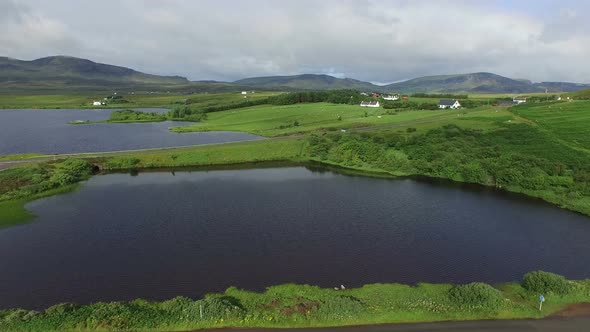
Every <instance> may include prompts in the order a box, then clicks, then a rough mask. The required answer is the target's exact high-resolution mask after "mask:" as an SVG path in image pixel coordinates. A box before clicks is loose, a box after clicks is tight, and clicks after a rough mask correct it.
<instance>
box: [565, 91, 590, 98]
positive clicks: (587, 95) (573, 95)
mask: <svg viewBox="0 0 590 332" xmlns="http://www.w3.org/2000/svg"><path fill="white" fill-rule="evenodd" d="M568 96H569V97H571V98H574V99H590V89H584V90H580V91H576V92H573V93H569V94H568Z"/></svg>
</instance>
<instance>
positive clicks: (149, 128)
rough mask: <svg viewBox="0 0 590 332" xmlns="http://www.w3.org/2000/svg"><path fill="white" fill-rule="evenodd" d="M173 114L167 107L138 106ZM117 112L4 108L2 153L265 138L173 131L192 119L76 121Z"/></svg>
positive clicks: (0, 119)
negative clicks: (140, 121) (154, 121)
mask: <svg viewBox="0 0 590 332" xmlns="http://www.w3.org/2000/svg"><path fill="white" fill-rule="evenodd" d="M138 110H143V111H147V112H160V113H163V112H167V110H165V109H138ZM110 112H112V110H0V155H8V154H17V153H47V154H53V153H80V152H106V151H120V150H135V149H149V148H163V147H174V146H186V145H197V144H210V143H225V142H235V141H247V140H254V139H260V138H261V137H259V136H255V135H251V134H246V133H238V132H203V133H182V134H179V133H173V132H170V131H169V130H168V128H169V127H174V126H184V125H187V123H186V122H157V123H125V124H123V123H113V124H107V123H100V124H87V125H71V124H68V122H69V121H75V120H91V121H100V120H106V119H108V117H109V114H110Z"/></svg>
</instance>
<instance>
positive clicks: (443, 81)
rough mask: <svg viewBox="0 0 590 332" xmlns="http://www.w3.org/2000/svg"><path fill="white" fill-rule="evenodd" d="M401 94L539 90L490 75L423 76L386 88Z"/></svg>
mask: <svg viewBox="0 0 590 332" xmlns="http://www.w3.org/2000/svg"><path fill="white" fill-rule="evenodd" d="M386 88H387V89H389V90H392V91H399V92H402V93H415V92H424V93H455V92H471V93H523V92H537V91H540V89H539V88H537V87H535V86H533V85H532V84H531V83H530V82H529V81H526V80H514V79H511V78H507V77H503V76H500V75H496V74H492V73H473V74H460V75H440V76H425V77H419V78H415V79H412V80H409V81H405V82H399V83H393V84H390V85H387V86H386Z"/></svg>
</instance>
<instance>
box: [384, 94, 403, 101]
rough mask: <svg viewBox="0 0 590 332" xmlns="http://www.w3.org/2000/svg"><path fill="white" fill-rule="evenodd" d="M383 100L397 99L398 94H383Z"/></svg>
mask: <svg viewBox="0 0 590 332" xmlns="http://www.w3.org/2000/svg"><path fill="white" fill-rule="evenodd" d="M383 100H392V101H396V100H399V96H398V95H395V96H391V95H389V96H384V97H383Z"/></svg>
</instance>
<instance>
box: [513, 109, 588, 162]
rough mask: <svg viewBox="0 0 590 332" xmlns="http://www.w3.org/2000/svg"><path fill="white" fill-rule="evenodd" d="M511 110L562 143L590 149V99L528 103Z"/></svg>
mask: <svg viewBox="0 0 590 332" xmlns="http://www.w3.org/2000/svg"><path fill="white" fill-rule="evenodd" d="M512 111H513V112H514V113H515V114H517V115H519V116H521V117H523V118H525V119H528V120H530V121H531V122H532V123H533V124H534V125H536V126H538V127H539V129H541V130H543V131H545V132H546V133H547V134H549V135H551V136H553V137H554V138H556V139H558V140H560V141H562V142H563V143H564V144H567V145H569V146H571V147H573V148H582V149H589V150H590V127H589V126H588V123H590V101H574V102H552V103H542V104H528V105H522V106H518V107H514V108H512Z"/></svg>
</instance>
